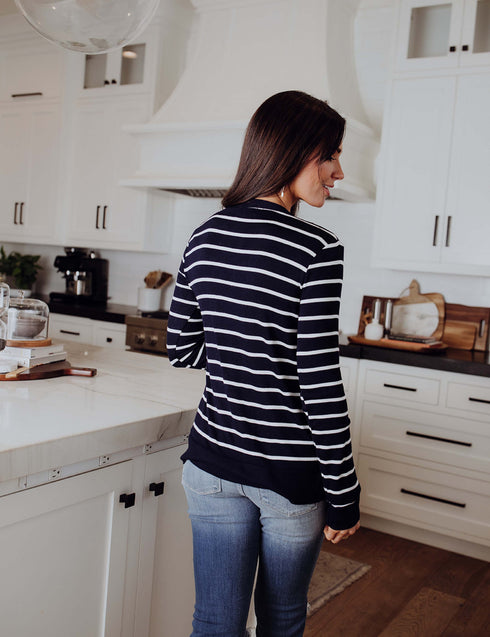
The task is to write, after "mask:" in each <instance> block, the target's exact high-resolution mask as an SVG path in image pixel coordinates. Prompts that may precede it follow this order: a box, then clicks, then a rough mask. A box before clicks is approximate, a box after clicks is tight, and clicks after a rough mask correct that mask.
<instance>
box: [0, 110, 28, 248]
mask: <svg viewBox="0 0 490 637" xmlns="http://www.w3.org/2000/svg"><path fill="white" fill-rule="evenodd" d="M26 119H27V120H28V114H27V116H26V113H25V112H24V111H16V110H7V111H4V112H1V111H0V139H1V140H2V148H1V150H0V231H1V233H2V240H5V239H9V238H11V239H13V240H18V237H19V236H20V237H21V236H22V231H23V227H22V225H21V224H20V210H19V207H20V203H21V202H25V201H26V199H27V188H28V181H29V165H30V158H29V137H30V135H29V126H28V125H27V124H26Z"/></svg>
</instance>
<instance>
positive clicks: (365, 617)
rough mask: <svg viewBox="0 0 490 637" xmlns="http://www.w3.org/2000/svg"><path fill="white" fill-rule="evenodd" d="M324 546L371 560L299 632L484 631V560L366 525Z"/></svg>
mask: <svg viewBox="0 0 490 637" xmlns="http://www.w3.org/2000/svg"><path fill="white" fill-rule="evenodd" d="M322 550H328V551H330V552H332V553H336V554H338V555H343V556H344V557H348V558H350V559H353V560H357V561H359V562H364V563H366V564H370V565H371V569H370V570H369V572H368V573H367V574H366V575H365V576H364V577H362V578H361V579H360V580H358V581H357V582H354V584H352V585H351V586H349V587H348V588H347V589H346V590H345V591H344V592H342V593H340V595H337V596H336V597H334V598H332V599H331V600H329V601H328V602H327V603H326V604H325V606H324V607H323V608H321V609H320V610H319V611H317V612H316V613H315V614H314V615H313V616H312V617H310V618H309V619H308V621H307V623H306V631H305V634H304V635H305V637H380V636H382V637H440V636H441V637H442V636H443V637H489V636H490V563H488V562H484V561H481V560H476V559H473V558H471V557H465V556H463V555H458V554H457V553H450V552H449V551H444V550H441V549H436V548H433V547H430V546H426V545H424V544H418V543H417V542H411V541H409V540H404V539H402V538H398V537H394V536H392V535H385V534H384V533H379V532H377V531H371V530H369V529H360V530H359V531H358V532H357V533H356V534H355V535H354V536H353V537H351V538H350V539H349V540H346V541H343V542H340V544H337V545H333V544H331V543H326V542H325V543H324V545H323V549H322Z"/></svg>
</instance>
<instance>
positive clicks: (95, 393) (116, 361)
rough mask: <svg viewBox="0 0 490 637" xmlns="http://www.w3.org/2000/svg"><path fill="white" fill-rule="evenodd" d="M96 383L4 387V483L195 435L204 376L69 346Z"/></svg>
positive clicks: (0, 407)
mask: <svg viewBox="0 0 490 637" xmlns="http://www.w3.org/2000/svg"><path fill="white" fill-rule="evenodd" d="M65 348H66V351H67V353H68V360H69V361H70V363H71V364H72V365H73V366H80V367H95V368H96V369H97V375H96V376H94V377H92V378H86V377H69V376H66V377H61V378H52V379H47V380H31V381H3V382H0V482H4V481H9V480H13V479H17V478H19V477H22V476H26V475H30V474H35V473H37V472H41V471H46V470H48V469H51V468H53V467H60V466H64V465H69V464H74V463H77V462H81V461H83V460H88V459H92V458H97V457H99V456H100V455H102V454H112V453H116V452H119V451H124V450H127V449H131V448H134V447H137V446H139V445H145V444H149V443H154V442H155V441H157V440H161V439H164V438H173V437H177V436H182V435H185V434H187V433H188V432H189V430H190V428H191V425H192V422H193V419H194V413H195V410H196V407H197V405H198V402H199V399H200V396H201V393H202V389H203V386H204V372H202V371H200V370H191V369H174V368H172V367H171V365H170V363H169V361H168V359H167V358H165V357H160V356H151V355H146V354H139V353H135V352H128V351H113V350H112V349H109V348H103V347H95V346H89V345H79V344H71V343H65Z"/></svg>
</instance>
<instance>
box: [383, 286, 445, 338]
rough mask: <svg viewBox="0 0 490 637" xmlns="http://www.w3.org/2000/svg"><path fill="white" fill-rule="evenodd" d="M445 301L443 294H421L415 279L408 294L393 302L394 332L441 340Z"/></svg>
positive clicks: (392, 323)
mask: <svg viewBox="0 0 490 637" xmlns="http://www.w3.org/2000/svg"><path fill="white" fill-rule="evenodd" d="M444 315H445V303H444V297H443V296H442V294H438V293H436V292H433V293H430V294H421V293H420V286H419V284H418V281H416V280H415V279H413V281H412V282H411V283H410V285H409V287H408V294H407V295H406V296H401V297H400V298H399V299H397V300H396V301H395V302H394V303H393V318H392V322H391V325H392V332H393V333H394V334H403V335H412V336H425V337H431V338H435V339H437V340H440V339H441V337H442V333H443V331H444Z"/></svg>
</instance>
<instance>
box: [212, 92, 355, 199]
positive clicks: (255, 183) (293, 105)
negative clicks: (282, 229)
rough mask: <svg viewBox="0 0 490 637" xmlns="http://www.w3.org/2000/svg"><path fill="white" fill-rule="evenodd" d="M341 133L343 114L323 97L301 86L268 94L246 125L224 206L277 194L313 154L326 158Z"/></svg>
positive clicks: (336, 148) (334, 150) (334, 147)
mask: <svg viewBox="0 0 490 637" xmlns="http://www.w3.org/2000/svg"><path fill="white" fill-rule="evenodd" d="M344 132H345V119H344V118H343V117H342V116H341V115H339V113H337V111H335V110H334V109H333V108H331V107H330V106H329V105H328V104H327V102H324V101H322V100H319V99H317V98H316V97H313V96H311V95H308V94H307V93H303V92H302V91H283V92H282V93H276V94H275V95H272V97H269V98H268V99H267V100H266V101H265V102H263V104H261V106H259V108H258V109H257V110H256V111H255V113H254V114H253V116H252V119H251V120H250V122H249V124H248V127H247V130H246V133H245V139H244V142H243V147H242V153H241V156H240V162H239V165H238V169H237V173H236V176H235V179H234V181H233V184H232V185H231V187H230V189H229V190H228V192H227V193H226V194H225V196H224V197H223V200H222V203H223V206H224V207H225V208H226V207H229V206H235V205H238V204H241V203H244V202H245V201H249V200H250V199H254V198H255V197H259V196H270V195H274V194H276V193H278V192H279V191H280V190H281V189H282V188H283V187H285V186H287V185H288V184H289V183H291V182H292V181H293V179H294V178H295V177H296V176H297V175H298V173H299V172H300V171H301V170H302V169H303V168H304V166H305V165H306V164H307V163H308V162H309V161H310V160H311V159H313V158H318V162H319V163H321V162H324V161H326V160H328V159H331V157H332V155H333V154H334V153H335V152H336V151H337V150H338V148H339V147H340V144H341V142H342V138H343V136H344ZM295 208H296V206H294V207H293V212H295Z"/></svg>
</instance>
